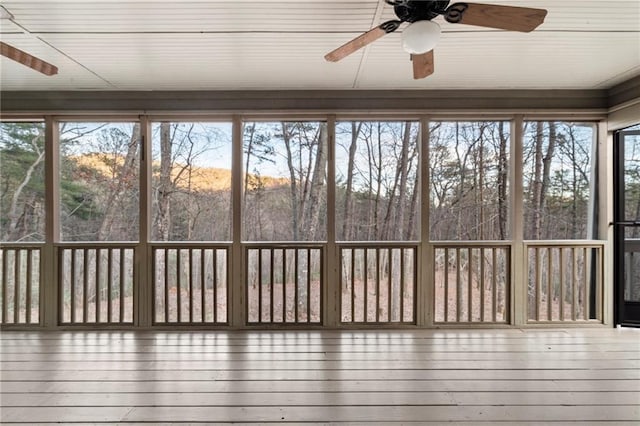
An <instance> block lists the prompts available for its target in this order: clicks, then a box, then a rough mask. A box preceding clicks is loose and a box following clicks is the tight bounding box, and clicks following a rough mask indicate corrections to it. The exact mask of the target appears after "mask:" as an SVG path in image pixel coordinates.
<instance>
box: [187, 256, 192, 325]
mask: <svg viewBox="0 0 640 426" xmlns="http://www.w3.org/2000/svg"><path fill="white" fill-rule="evenodd" d="M192 273H193V249H191V248H190V249H189V250H187V279H188V280H189V322H193V274H192Z"/></svg>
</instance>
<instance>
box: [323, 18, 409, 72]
mask: <svg viewBox="0 0 640 426" xmlns="http://www.w3.org/2000/svg"><path fill="white" fill-rule="evenodd" d="M401 23H402V22H401V21H387V22H384V23H382V24H380V25H378V26H377V27H375V28H372V29H370V30H369V31H367V32H366V33H363V34H360V35H359V36H358V37H356V38H354V39H353V40H351V41H348V42H346V43H345V44H343V45H342V46H340V47H338V48H337V49H335V50H333V51H331V52H329V53H327V54H326V55H325V56H324V59H326V60H327V61H329V62H337V61H339V60H340V59H343V58H345V57H347V56H349V55H351V54H352V53H353V52H355V51H356V50H358V49H362V48H363V47H365V46H366V45H368V44H371V43H373V42H374V41H376V40H377V39H379V38H380V37H382V36H383V35H385V34H389V33H392V32H394V31H395V30H397V29H398V27H399V26H400V24H401Z"/></svg>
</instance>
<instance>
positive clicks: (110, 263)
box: [107, 248, 113, 323]
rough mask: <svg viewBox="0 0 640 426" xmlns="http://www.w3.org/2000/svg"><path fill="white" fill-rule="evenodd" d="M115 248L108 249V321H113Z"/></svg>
mask: <svg viewBox="0 0 640 426" xmlns="http://www.w3.org/2000/svg"><path fill="white" fill-rule="evenodd" d="M112 253H113V249H112V248H109V249H107V322H109V323H110V322H112V321H113V312H112V311H113V307H112V297H111V295H112V292H113V284H112V283H113V255H112Z"/></svg>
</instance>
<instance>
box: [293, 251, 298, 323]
mask: <svg viewBox="0 0 640 426" xmlns="http://www.w3.org/2000/svg"><path fill="white" fill-rule="evenodd" d="M293 265H294V268H293V274H294V276H293V309H294V314H293V318H294V322H298V321H299V320H300V317H299V316H298V276H299V271H298V269H299V265H298V249H297V248H296V249H294V250H293Z"/></svg>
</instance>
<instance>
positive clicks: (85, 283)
mask: <svg viewBox="0 0 640 426" xmlns="http://www.w3.org/2000/svg"><path fill="white" fill-rule="evenodd" d="M88 253H89V251H88V249H86V248H85V249H82V322H85V323H86V322H87V317H88V311H89V309H88V307H89V274H88V273H87V272H88V269H89V256H88Z"/></svg>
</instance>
